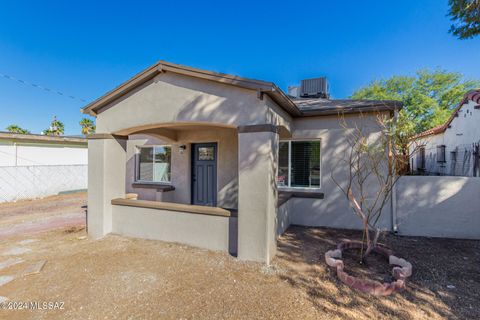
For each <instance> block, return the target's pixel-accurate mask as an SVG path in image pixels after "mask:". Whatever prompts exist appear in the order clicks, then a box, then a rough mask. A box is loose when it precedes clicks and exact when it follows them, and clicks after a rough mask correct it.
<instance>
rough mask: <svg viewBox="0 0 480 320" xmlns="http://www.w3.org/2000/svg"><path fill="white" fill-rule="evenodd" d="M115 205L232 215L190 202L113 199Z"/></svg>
mask: <svg viewBox="0 0 480 320" xmlns="http://www.w3.org/2000/svg"><path fill="white" fill-rule="evenodd" d="M111 203H112V204H113V205H117V206H128V207H138V208H148V209H160V210H168V211H179V212H187V213H195V214H205V215H209V216H221V217H230V216H231V212H230V211H228V210H225V209H222V208H218V207H206V206H196V205H189V204H180V203H173V202H160V201H147V200H132V199H122V198H118V199H112V202H111Z"/></svg>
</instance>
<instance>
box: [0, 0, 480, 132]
mask: <svg viewBox="0 0 480 320" xmlns="http://www.w3.org/2000/svg"><path fill="white" fill-rule="evenodd" d="M447 11H448V7H447V0H422V1H418V0H402V1H385V0H378V1H367V0H365V1H356V0H345V1H333V0H331V1H288V2H282V1H238V2H233V1H208V0H205V1H181V0H177V1H128V2H127V1H125V2H122V1H112V2H108V1H102V2H100V1H38V2H33V1H32V2H26V1H18V0H17V1H1V2H0V73H3V74H9V75H12V76H15V77H17V78H20V79H23V80H26V81H29V82H33V83H36V84H39V85H42V86H46V87H49V88H52V89H56V90H59V91H62V92H64V93H66V94H68V95H73V96H77V97H80V98H83V99H85V100H87V101H91V100H93V99H95V98H97V97H99V96H100V95H102V94H103V93H105V92H106V91H108V90H110V89H112V88H113V87H115V86H117V85H118V84H120V83H121V82H123V81H125V80H127V79H128V78H130V77H131V76H133V75H134V74H136V73H137V72H139V71H141V70H142V69H143V68H145V67H148V66H149V65H151V64H153V63H155V61H157V60H160V59H163V60H168V61H172V62H176V63H180V64H185V65H190V66H193V67H198V68H204V69H209V70H214V71H220V72H225V73H232V74H237V75H240V76H245V77H250V78H256V79H261V80H267V81H273V82H275V83H276V84H277V85H279V86H280V87H282V88H283V89H286V87H287V86H288V85H291V84H296V83H297V82H299V81H300V79H302V78H307V77H316V76H327V77H328V78H329V81H330V87H331V93H332V95H333V97H335V98H344V97H348V96H349V95H350V94H351V93H352V92H353V91H354V90H355V89H357V88H359V87H361V86H364V85H366V84H368V83H369V82H371V81H372V80H374V79H379V78H386V77H389V76H391V75H395V74H405V75H408V74H413V73H414V72H415V71H416V70H418V69H421V68H437V67H440V68H443V69H446V70H449V71H458V72H461V73H463V74H465V76H466V77H467V78H476V79H479V78H480V74H479V70H480V37H478V38H476V39H473V40H463V41H461V40H457V39H456V38H454V37H453V36H451V35H450V34H449V33H448V29H449V26H450V24H451V23H450V21H449V18H448V17H447V16H446V14H447ZM84 104H85V103H83V102H82V101H80V100H73V99H69V98H67V97H63V96H60V95H56V94H53V93H49V92H44V91H41V90H39V89H36V88H32V87H29V86H25V85H21V84H19V83H17V82H13V81H11V80H7V79H4V78H0V111H1V117H0V130H3V129H4V128H5V127H6V126H7V125H9V124H11V123H15V124H18V125H20V126H22V127H25V128H27V129H29V130H31V131H32V132H34V133H39V132H40V131H42V130H43V129H45V128H46V127H48V125H49V122H50V120H51V118H52V116H53V115H56V116H57V117H58V118H59V119H60V120H61V121H63V122H64V123H65V126H66V134H78V133H79V130H80V127H79V125H78V121H79V120H80V119H81V118H82V114H80V112H79V110H80V108H81V107H82V106H83V105H84Z"/></svg>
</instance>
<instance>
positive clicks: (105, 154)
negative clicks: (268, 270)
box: [82, 61, 401, 262]
mask: <svg viewBox="0 0 480 320" xmlns="http://www.w3.org/2000/svg"><path fill="white" fill-rule="evenodd" d="M400 107H401V104H400V103H399V102H397V101H359V100H356V101H352V100H330V99H328V98H327V97H325V96H323V95H320V96H315V93H314V94H313V95H303V97H291V96H288V95H287V94H285V93H284V92H283V91H282V90H281V89H280V88H279V87H277V86H276V85H275V84H274V83H271V82H265V81H258V80H251V79H246V78H242V77H238V76H233V75H228V74H221V73H216V72H211V71H207V70H200V69H195V68H191V67H186V66H182V65H177V64H173V63H169V62H165V61H160V62H158V63H156V64H155V65H153V66H151V67H149V68H148V69H146V70H144V71H142V72H141V73H139V74H137V75H136V76H134V77H133V78H131V79H130V80H128V81H126V82H125V83H123V84H121V85H120V86H118V87H117V88H115V89H114V90H112V91H110V92H108V93H107V94H105V95H104V96H102V97H101V98H99V99H97V100H96V101H94V102H92V103H90V104H89V105H87V106H86V107H85V108H84V109H83V110H82V111H83V112H84V113H86V114H90V115H92V116H95V117H96V125H97V133H96V134H93V135H90V136H89V137H88V139H89V140H88V148H89V159H88V162H89V176H88V183H89V186H88V232H89V234H90V235H91V236H93V237H102V236H103V235H105V234H108V233H117V234H123V235H127V236H133V237H143V238H150V239H159V240H164V241H174V242H180V243H185V244H190V245H194V246H197V247H202V248H207V249H212V250H223V251H228V252H230V253H233V254H236V255H237V256H238V258H239V259H244V260H255V261H263V262H269V261H270V260H271V258H272V257H273V256H274V255H275V252H276V238H277V236H278V235H280V234H281V233H283V232H284V231H285V229H286V228H287V227H288V226H289V225H290V224H297V225H304V226H330V227H351V228H359V227H360V221H357V219H355V217H354V216H353V214H352V213H351V209H350V207H349V204H348V201H347V200H346V199H344V197H343V196H342V194H341V192H339V190H338V188H337V186H336V185H335V184H334V183H333V181H332V180H331V174H332V173H335V174H336V176H337V177H340V179H341V177H345V180H346V177H347V168H346V167H345V166H342V165H341V163H340V160H339V159H340V158H341V155H342V152H344V151H345V149H346V148H347V147H348V145H347V144H346V142H345V134H344V133H345V131H344V130H345V128H343V127H342V126H341V124H340V121H339V114H343V115H344V119H345V121H346V123H347V124H348V125H351V126H354V125H362V126H364V127H365V128H367V129H368V130H370V132H372V134H375V133H377V132H378V131H379V128H378V125H377V124H376V121H375V120H376V116H377V114H378V113H382V114H386V115H388V116H389V117H390V116H392V117H393V116H394V115H395V113H396V111H398V110H399V108H400ZM360 114H362V117H360V116H359V115H360ZM131 193H134V194H137V195H138V199H132V198H130V197H129V196H128V194H131ZM392 221H393V220H392V217H391V215H390V214H386V215H385V219H384V221H382V224H383V225H384V226H385V227H386V228H387V229H391V227H392Z"/></svg>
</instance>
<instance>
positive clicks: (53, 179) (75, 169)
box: [0, 165, 88, 202]
mask: <svg viewBox="0 0 480 320" xmlns="http://www.w3.org/2000/svg"><path fill="white" fill-rule="evenodd" d="M87 177H88V166H87V165H50V166H17V167H0V202H7V201H16V200H20V199H34V198H42V197H46V196H51V195H55V194H58V193H61V192H66V191H73V190H81V189H86V188H87Z"/></svg>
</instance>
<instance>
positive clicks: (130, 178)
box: [125, 128, 238, 209]
mask: <svg viewBox="0 0 480 320" xmlns="http://www.w3.org/2000/svg"><path fill="white" fill-rule="evenodd" d="M177 139H178V140H177V141H175V142H169V141H166V140H162V139H159V138H155V137H152V136H148V135H132V136H130V137H129V140H128V142H127V170H126V172H127V178H126V186H125V188H126V190H127V192H133V193H138V194H139V198H140V199H143V200H159V197H160V195H159V194H158V193H157V191H156V190H155V189H146V188H134V187H132V183H133V182H134V181H135V152H136V150H137V146H140V145H170V146H172V167H171V177H172V185H173V186H174V187H175V190H174V191H170V192H166V193H164V195H163V196H164V197H163V198H162V200H163V201H172V202H176V203H183V204H190V203H191V150H192V148H191V143H200V142H216V143H217V153H218V154H217V189H218V193H217V205H218V206H219V207H222V208H227V209H237V208H238V204H237V194H238V156H237V155H238V152H237V150H238V134H237V132H236V130H234V129H226V128H196V129H190V130H188V129H186V130H179V131H178V133H177ZM180 145H186V146H187V149H186V150H185V151H184V152H183V154H180V151H179V146H180Z"/></svg>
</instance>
